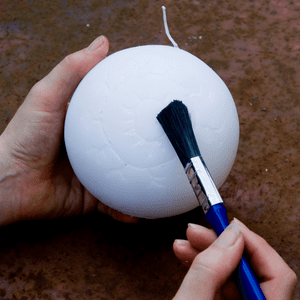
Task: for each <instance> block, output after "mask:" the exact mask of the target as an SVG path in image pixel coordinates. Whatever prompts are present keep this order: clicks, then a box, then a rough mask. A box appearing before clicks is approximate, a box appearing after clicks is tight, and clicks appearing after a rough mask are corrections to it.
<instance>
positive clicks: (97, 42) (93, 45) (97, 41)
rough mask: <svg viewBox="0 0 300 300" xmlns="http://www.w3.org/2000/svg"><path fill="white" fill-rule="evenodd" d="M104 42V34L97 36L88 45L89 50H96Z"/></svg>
mask: <svg viewBox="0 0 300 300" xmlns="http://www.w3.org/2000/svg"><path fill="white" fill-rule="evenodd" d="M103 42H104V37H103V35H101V36H99V37H97V38H96V39H95V40H94V41H93V42H92V43H91V44H90V45H89V46H88V47H87V49H88V50H89V51H95V50H97V49H98V48H99V47H100V46H102V45H103Z"/></svg>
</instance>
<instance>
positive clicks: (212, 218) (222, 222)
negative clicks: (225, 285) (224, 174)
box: [205, 204, 266, 300]
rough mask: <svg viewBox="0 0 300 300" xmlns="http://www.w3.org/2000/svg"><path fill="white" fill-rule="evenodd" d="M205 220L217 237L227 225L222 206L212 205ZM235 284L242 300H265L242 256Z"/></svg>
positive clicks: (225, 214) (225, 213)
mask: <svg viewBox="0 0 300 300" xmlns="http://www.w3.org/2000/svg"><path fill="white" fill-rule="evenodd" d="M205 218H206V220H207V221H208V222H209V224H210V225H211V226H212V227H213V229H214V230H215V232H216V233H217V235H218V236H219V235H220V234H221V233H222V232H223V231H224V229H225V228H226V227H227V226H228V225H229V223H228V219H227V211H226V208H225V206H224V205H223V204H216V205H213V206H212V207H211V208H210V209H209V211H208V212H207V213H206V215H205ZM236 273H237V283H238V287H239V290H240V292H241V294H242V297H243V299H244V300H265V299H266V297H265V296H264V294H263V292H262V290H261V288H260V286H259V283H258V282H257V280H256V278H255V275H254V274H253V272H252V270H251V268H250V266H249V264H248V263H247V261H246V259H245V257H244V256H242V259H241V261H240V263H239V265H238V267H237V270H236Z"/></svg>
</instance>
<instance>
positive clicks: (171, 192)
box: [65, 45, 239, 218]
mask: <svg viewBox="0 0 300 300" xmlns="http://www.w3.org/2000/svg"><path fill="white" fill-rule="evenodd" d="M175 99H176V100H181V101H182V102H183V103H184V104H185V105H186V106H187V107H188V109H189V112H190V114H191V120H192V124H193V128H194V131H195V135H196V139H197V141H198V144H199V148H200V151H201V154H202V156H203V158H204V160H205V162H206V164H207V167H208V168H209V170H210V172H211V175H212V177H213V179H214V181H215V184H216V185H217V187H220V186H221V185H222V184H223V182H224V181H225V179H226V177H227V176H228V174H229V172H230V170H231V168H232V165H233V162H234V159H235V156H236V152H237V147H238V140H239V122H238V115H237V111H236V107H235V104H234V101H233V99H232V96H231V94H230V92H229V90H228V88H227V87H226V85H225V84H224V82H223V81H222V80H221V79H220V77H219V76H218V75H217V74H216V73H215V72H214V71H213V70H212V69H211V68H210V67H209V66H207V65H206V64H205V63H204V62H203V61H201V60H200V59H198V58H197V57H196V56H194V55H192V54H190V53H188V52H186V51H184V50H181V49H179V48H176V47H171V46H159V45H149V46H140V47H134V48H129V49H125V50H122V51H119V52H116V53H114V54H112V55H110V56H108V57H107V58H105V59H104V60H103V61H101V62H100V63H99V64H98V65H97V66H95V67H94V68H93V69H92V70H91V71H90V72H89V73H88V74H87V75H86V76H85V78H84V79H83V80H82V82H81V83H80V84H79V86H78V88H77V89H76V91H75V93H74V95H73V97H72V99H71V102H70V105H69V108H68V112H67V116H66V122H65V143H66V148H67V153H68V157H69V160H70V162H71V165H72V167H73V169H74V172H75V174H76V175H77V177H78V179H79V180H80V181H81V183H82V184H83V185H84V186H85V187H86V189H87V190H88V191H89V192H90V193H91V194H93V195H94V196H95V197H96V198H97V199H99V200H100V201H101V202H103V203H104V204H106V205H108V206H110V207H112V208H114V209H116V210H118V211H121V212H123V213H125V214H129V215H132V216H137V217H141V218H162V217H168V216H174V215H178V214H181V213H184V212H187V211H189V210H191V209H194V208H195V207H197V206H198V205H199V204H198V202H197V200H196V198H195V195H194V192H193V190H192V188H191V186H190V184H189V182H188V179H187V177H186V174H185V172H184V170H183V167H182V165H181V163H180V161H179V159H178V157H177V156H176V153H175V151H174V149H173V147H172V145H171V143H170V142H169V140H168V138H167V136H166V135H165V133H164V132H163V129H162V128H161V126H160V124H159V123H158V121H157V120H156V116H157V114H158V113H159V112H160V111H161V110H162V109H163V108H164V107H165V106H166V105H168V104H169V103H170V102H171V101H173V100H175Z"/></svg>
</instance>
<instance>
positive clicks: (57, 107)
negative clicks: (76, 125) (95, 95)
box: [25, 36, 109, 113]
mask: <svg viewBox="0 0 300 300" xmlns="http://www.w3.org/2000/svg"><path fill="white" fill-rule="evenodd" d="M108 48H109V43H108V40H107V39H106V37H104V36H100V37H98V38H97V39H95V40H94V41H93V42H92V43H91V44H90V46H88V47H87V48H85V49H83V50H80V51H77V52H75V53H73V54H70V55H68V56H67V57H66V58H64V59H63V60H62V61H61V62H60V63H59V64H58V65H57V66H56V67H55V68H54V69H53V70H52V71H51V72H50V73H49V74H48V75H47V76H46V77H44V79H42V80H41V81H39V82H38V83H37V84H36V85H35V86H34V87H33V88H32V89H31V91H30V93H29V94H28V96H27V98H26V100H25V102H26V104H27V105H29V106H34V109H35V110H37V111H42V112H49V113H53V112H61V111H62V112H63V113H64V111H65V109H66V107H67V102H68V100H69V99H70V97H71V95H72V94H73V92H74V91H75V89H76V87H77V86H78V84H79V83H80V81H81V80H82V78H83V77H84V76H85V75H86V74H87V73H88V72H89V71H90V70H91V69H92V68H93V67H94V66H95V65H96V64H97V63H99V62H100V61H101V60H102V59H103V58H104V57H105V56H106V54H107V52H108Z"/></svg>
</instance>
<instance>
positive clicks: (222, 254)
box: [174, 223, 244, 300]
mask: <svg viewBox="0 0 300 300" xmlns="http://www.w3.org/2000/svg"><path fill="white" fill-rule="evenodd" d="M243 250H244V239H243V236H242V234H241V233H240V229H239V227H238V225H237V224H236V223H231V224H230V225H229V226H228V227H227V228H226V229H225V231H224V232H223V233H222V234H221V235H220V236H219V237H218V238H217V239H216V240H215V242H214V243H213V244H212V245H211V246H210V247H209V248H207V249H206V250H205V251H203V252H201V253H200V254H198V255H197V256H196V257H195V259H194V261H193V264H192V265H191V267H190V269H189V271H188V273H187V275H186V276H185V278H184V280H183V283H182V284H181V287H180V289H179V290H178V292H177V294H176V296H175V298H174V300H175V299H176V300H179V299H190V300H193V299H195V300H196V299H213V298H214V295H215V294H216V292H217V291H218V290H219V289H220V288H221V287H222V286H223V285H224V284H225V282H226V281H227V280H228V279H229V277H230V276H231V274H232V273H233V271H234V270H235V269H236V268H237V266H238V263H239V262H240V260H241V257H242V254H243Z"/></svg>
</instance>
